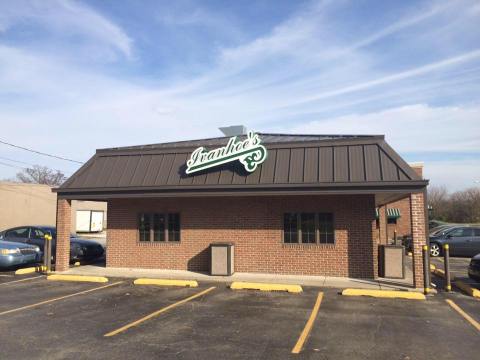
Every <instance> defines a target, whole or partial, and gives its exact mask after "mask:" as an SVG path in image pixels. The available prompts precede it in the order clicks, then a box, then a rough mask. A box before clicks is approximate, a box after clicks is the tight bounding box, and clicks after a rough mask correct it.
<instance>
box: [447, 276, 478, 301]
mask: <svg viewBox="0 0 480 360" xmlns="http://www.w3.org/2000/svg"><path fill="white" fill-rule="evenodd" d="M453 284H454V285H455V286H456V287H458V288H459V289H461V290H463V291H464V292H465V293H466V294H467V295H470V296H473V297H476V298H480V290H478V289H475V288H473V287H471V286H470V285H468V284H467V283H465V282H463V281H460V280H457V281H455V282H454V283H453Z"/></svg>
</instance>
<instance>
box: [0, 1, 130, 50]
mask: <svg viewBox="0 0 480 360" xmlns="http://www.w3.org/2000/svg"><path fill="white" fill-rule="evenodd" d="M33 24H36V25H38V26H40V27H41V28H42V29H43V30H44V31H46V32H47V33H48V34H50V36H53V37H56V38H64V39H65V40H66V41H72V38H73V37H75V36H81V37H82V38H83V39H87V40H89V41H92V42H98V43H101V44H103V45H105V46H109V47H111V48H113V49H115V50H116V51H118V52H120V53H122V54H123V55H124V56H126V57H127V58H131V57H132V55H133V53H132V43H133V41H132V39H130V37H129V36H128V35H127V34H126V33H125V32H124V31H123V30H122V29H121V28H120V27H119V26H118V25H116V24H115V23H113V22H112V21H110V20H108V19H107V18H106V17H104V16H102V15H101V14H100V13H99V12H97V11H94V10H93V9H91V8H90V7H88V6H87V5H84V4H82V3H80V2H76V1H70V0H52V1H34V0H19V1H14V2H9V1H2V2H0V31H3V32H6V31H7V30H9V29H11V30H12V31H13V30H14V29H15V27H17V26H20V27H27V28H28V27H29V26H32V25H33ZM76 40H77V41H76V42H77V43H78V42H79V41H78V40H80V39H78V38H77V39H76ZM35 41H38V39H35ZM72 46H75V44H72Z"/></svg>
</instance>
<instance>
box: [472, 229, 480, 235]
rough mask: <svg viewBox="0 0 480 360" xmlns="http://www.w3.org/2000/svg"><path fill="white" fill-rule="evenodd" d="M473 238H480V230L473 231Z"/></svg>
mask: <svg viewBox="0 0 480 360" xmlns="http://www.w3.org/2000/svg"><path fill="white" fill-rule="evenodd" d="M473 236H479V237H480V229H477V228H474V229H473Z"/></svg>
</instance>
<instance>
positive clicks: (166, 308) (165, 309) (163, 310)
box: [103, 286, 215, 337]
mask: <svg viewBox="0 0 480 360" xmlns="http://www.w3.org/2000/svg"><path fill="white" fill-rule="evenodd" d="M213 289H215V286H212V287H210V288H208V289H206V290H203V291H200V292H199V293H197V294H195V295H192V296H190V297H188V298H185V299H183V300H180V301H177V302H176V303H173V304H171V305H168V306H166V307H164V308H162V309H160V310H157V311H155V312H153V313H151V314H149V315H147V316H144V317H143V318H141V319H138V320H136V321H134V322H131V323H130V324H127V325H125V326H122V327H121V328H118V329H117V330H114V331H111V332H109V333H107V334H105V335H103V336H106V337H109V336H114V335H117V334H119V333H121V332H124V331H126V330H128V329H130V328H131V327H134V326H137V325H139V324H141V323H143V322H144V321H147V320H149V319H151V318H153V317H155V316H158V315H160V314H161V313H164V312H166V311H168V310H170V309H173V308H175V307H177V306H179V305H182V304H185V303H186V302H188V301H190V300H193V299H196V298H198V297H200V296H202V295H205V294H207V293H209V292H210V291H212V290H213Z"/></svg>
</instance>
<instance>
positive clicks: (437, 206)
mask: <svg viewBox="0 0 480 360" xmlns="http://www.w3.org/2000/svg"><path fill="white" fill-rule="evenodd" d="M449 197H450V195H449V193H448V190H447V188H446V187H445V186H429V187H428V195H427V199H428V205H430V206H431V207H432V215H433V216H432V217H433V219H437V220H442V221H448V216H449V212H450V201H449Z"/></svg>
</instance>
